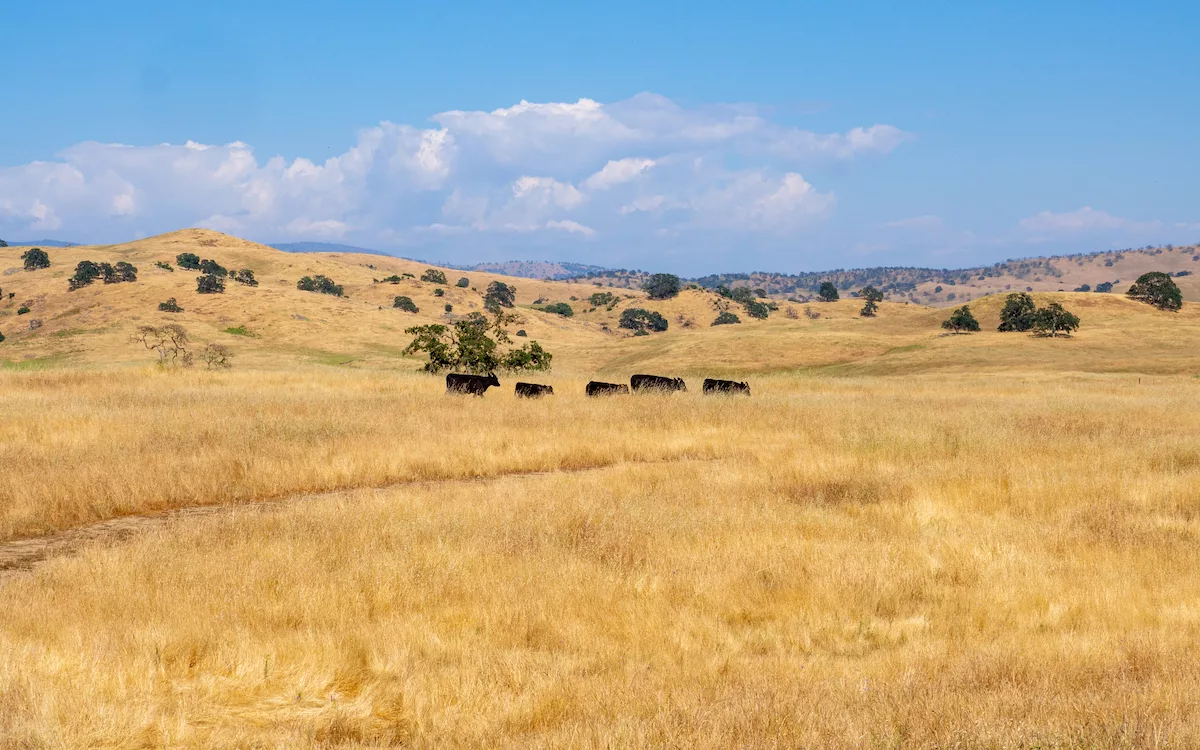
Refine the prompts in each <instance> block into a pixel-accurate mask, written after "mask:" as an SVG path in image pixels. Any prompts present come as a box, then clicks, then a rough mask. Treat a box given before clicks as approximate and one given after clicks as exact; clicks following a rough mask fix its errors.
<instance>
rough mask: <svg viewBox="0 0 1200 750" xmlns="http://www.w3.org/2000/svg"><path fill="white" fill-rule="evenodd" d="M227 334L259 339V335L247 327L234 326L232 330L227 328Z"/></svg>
mask: <svg viewBox="0 0 1200 750" xmlns="http://www.w3.org/2000/svg"><path fill="white" fill-rule="evenodd" d="M225 333H228V334H231V335H233V336H248V337H249V338H252V339H255V338H258V334H257V333H255V332H254V331H251V330H250V329H249V328H247V327H246V326H232V327H230V328H226V329H225Z"/></svg>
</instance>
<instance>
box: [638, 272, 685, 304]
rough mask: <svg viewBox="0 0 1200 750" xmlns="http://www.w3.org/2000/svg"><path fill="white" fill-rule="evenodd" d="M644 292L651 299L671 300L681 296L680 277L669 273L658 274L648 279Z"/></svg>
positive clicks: (643, 288)
mask: <svg viewBox="0 0 1200 750" xmlns="http://www.w3.org/2000/svg"><path fill="white" fill-rule="evenodd" d="M642 290H643V291H644V292H646V295H647V296H648V297H650V299H670V298H672V297H675V296H677V295H678V294H679V277H678V276H675V275H674V274H669V273H656V274H654V275H653V276H651V277H650V278H648V279H646V283H644V284H642Z"/></svg>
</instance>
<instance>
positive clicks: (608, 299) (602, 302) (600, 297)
mask: <svg viewBox="0 0 1200 750" xmlns="http://www.w3.org/2000/svg"><path fill="white" fill-rule="evenodd" d="M619 301H620V298H619V297H617V295H615V294H613V293H612V292H596V293H595V294H593V295H592V296H590V297H588V302H589V303H591V305H592V307H607V308H608V309H610V310H611V309H612V307H613V305H615V304H617V302H619Z"/></svg>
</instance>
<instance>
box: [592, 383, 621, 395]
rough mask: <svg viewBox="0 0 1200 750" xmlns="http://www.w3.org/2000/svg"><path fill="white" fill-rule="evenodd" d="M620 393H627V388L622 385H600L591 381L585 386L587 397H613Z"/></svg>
mask: <svg viewBox="0 0 1200 750" xmlns="http://www.w3.org/2000/svg"><path fill="white" fill-rule="evenodd" d="M622 393H629V386H627V385H625V384H624V383H601V382H600V381H598V380H593V381H592V382H590V383H588V384H587V395H589V396H615V395H618V394H622Z"/></svg>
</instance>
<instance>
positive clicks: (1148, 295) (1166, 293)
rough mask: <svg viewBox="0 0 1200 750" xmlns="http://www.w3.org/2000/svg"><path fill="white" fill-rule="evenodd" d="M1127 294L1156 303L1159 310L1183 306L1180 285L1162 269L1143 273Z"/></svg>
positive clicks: (1148, 302)
mask: <svg viewBox="0 0 1200 750" xmlns="http://www.w3.org/2000/svg"><path fill="white" fill-rule="evenodd" d="M1125 294H1126V295H1127V296H1128V297H1129V298H1130V299H1134V300H1137V301H1139V302H1145V303H1146V304H1148V305H1154V306H1155V307H1157V308H1158V309H1159V310H1170V311H1175V310H1178V309H1179V308H1181V307H1183V295H1182V294H1181V293H1180V291H1179V287H1177V286H1176V285H1175V282H1174V281H1172V280H1171V277H1170V276H1169V275H1168V274H1165V273H1163V272H1162V271H1151V272H1150V273H1144V274H1142V275H1141V276H1139V277H1138V280H1137V281H1135V282H1134V283H1133V286H1131V287H1129V291H1127V292H1126V293H1125Z"/></svg>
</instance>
